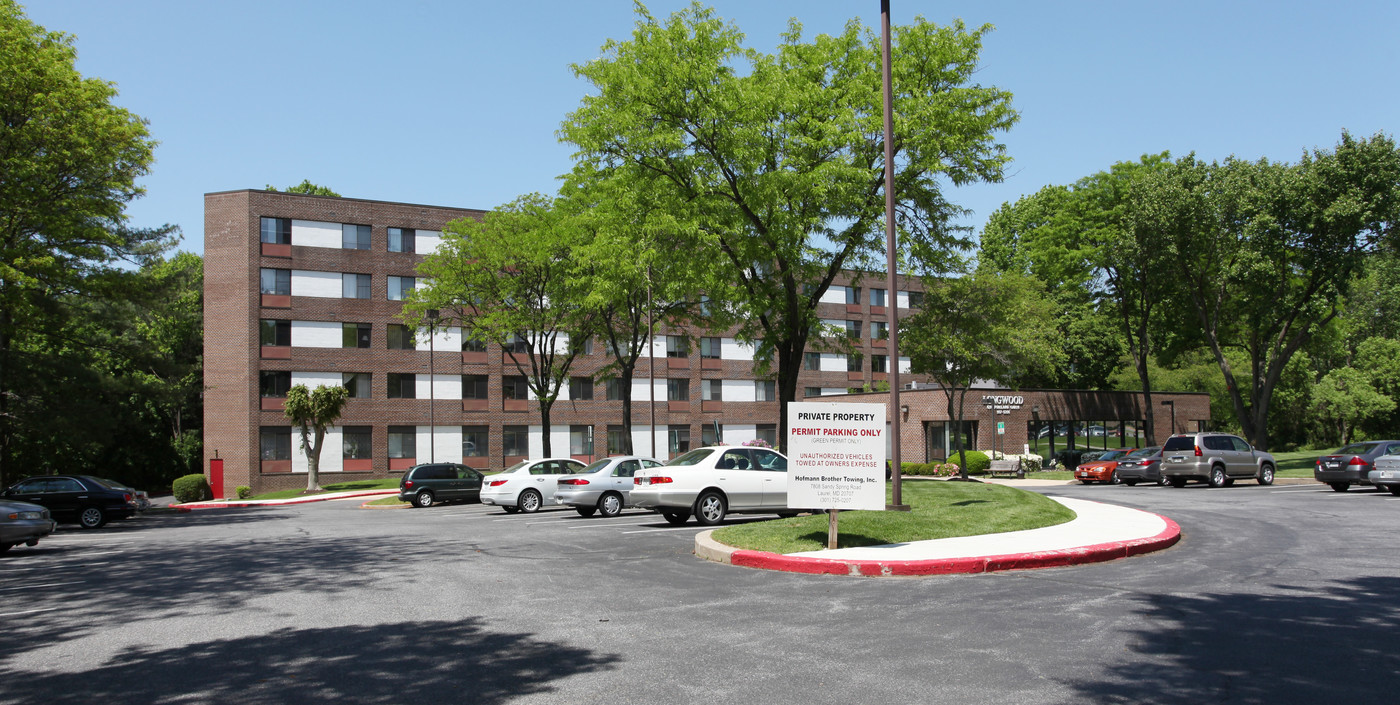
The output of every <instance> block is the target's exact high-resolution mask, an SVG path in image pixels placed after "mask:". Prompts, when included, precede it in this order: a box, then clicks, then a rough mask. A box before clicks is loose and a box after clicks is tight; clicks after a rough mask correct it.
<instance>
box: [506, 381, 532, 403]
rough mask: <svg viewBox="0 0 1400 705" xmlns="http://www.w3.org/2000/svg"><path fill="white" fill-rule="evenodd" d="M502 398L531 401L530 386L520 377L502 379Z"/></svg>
mask: <svg viewBox="0 0 1400 705" xmlns="http://www.w3.org/2000/svg"><path fill="white" fill-rule="evenodd" d="M501 396H502V397H503V398H505V399H529V398H530V385H528V384H526V383H525V378H524V377H521V376H519V375H516V376H513V377H502V378H501Z"/></svg>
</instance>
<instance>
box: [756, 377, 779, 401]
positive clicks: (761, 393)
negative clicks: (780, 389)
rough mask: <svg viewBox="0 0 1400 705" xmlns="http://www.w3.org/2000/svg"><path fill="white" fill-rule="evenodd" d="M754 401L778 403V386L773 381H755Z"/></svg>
mask: <svg viewBox="0 0 1400 705" xmlns="http://www.w3.org/2000/svg"><path fill="white" fill-rule="evenodd" d="M753 398H754V401H777V400H778V394H777V384H776V383H775V382H774V381H773V380H771V379H756V380H754V381H753Z"/></svg>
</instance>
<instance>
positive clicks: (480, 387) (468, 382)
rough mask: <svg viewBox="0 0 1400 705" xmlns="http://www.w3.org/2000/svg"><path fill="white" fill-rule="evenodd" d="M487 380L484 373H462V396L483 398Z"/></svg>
mask: <svg viewBox="0 0 1400 705" xmlns="http://www.w3.org/2000/svg"><path fill="white" fill-rule="evenodd" d="M488 381H489V378H488V377H487V376H486V375H462V398H463V399H485V398H486V383H487V382H488Z"/></svg>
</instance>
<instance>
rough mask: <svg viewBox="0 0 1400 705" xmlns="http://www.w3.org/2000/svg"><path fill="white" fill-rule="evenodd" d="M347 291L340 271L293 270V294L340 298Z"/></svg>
mask: <svg viewBox="0 0 1400 705" xmlns="http://www.w3.org/2000/svg"><path fill="white" fill-rule="evenodd" d="M344 291H345V289H344V285H343V284H342V279H341V276H340V272H313V271H311V270H308V269H293V270H292V296H315V297H319V298H323V299H338V298H340V296H341V294H342V293H343V292H344Z"/></svg>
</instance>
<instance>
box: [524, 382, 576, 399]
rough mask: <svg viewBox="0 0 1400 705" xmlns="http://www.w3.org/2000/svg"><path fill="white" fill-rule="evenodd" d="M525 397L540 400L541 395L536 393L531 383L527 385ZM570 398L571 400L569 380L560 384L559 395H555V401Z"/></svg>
mask: <svg viewBox="0 0 1400 705" xmlns="http://www.w3.org/2000/svg"><path fill="white" fill-rule="evenodd" d="M525 398H526V399H529V400H531V401H538V400H539V398H540V397H539V395H537V394H535V390H534V388H532V387H530V386H529V385H526V387H525ZM568 400H569V383H568V382H565V383H564V384H561V385H559V396H557V397H555V398H554V401H568Z"/></svg>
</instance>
